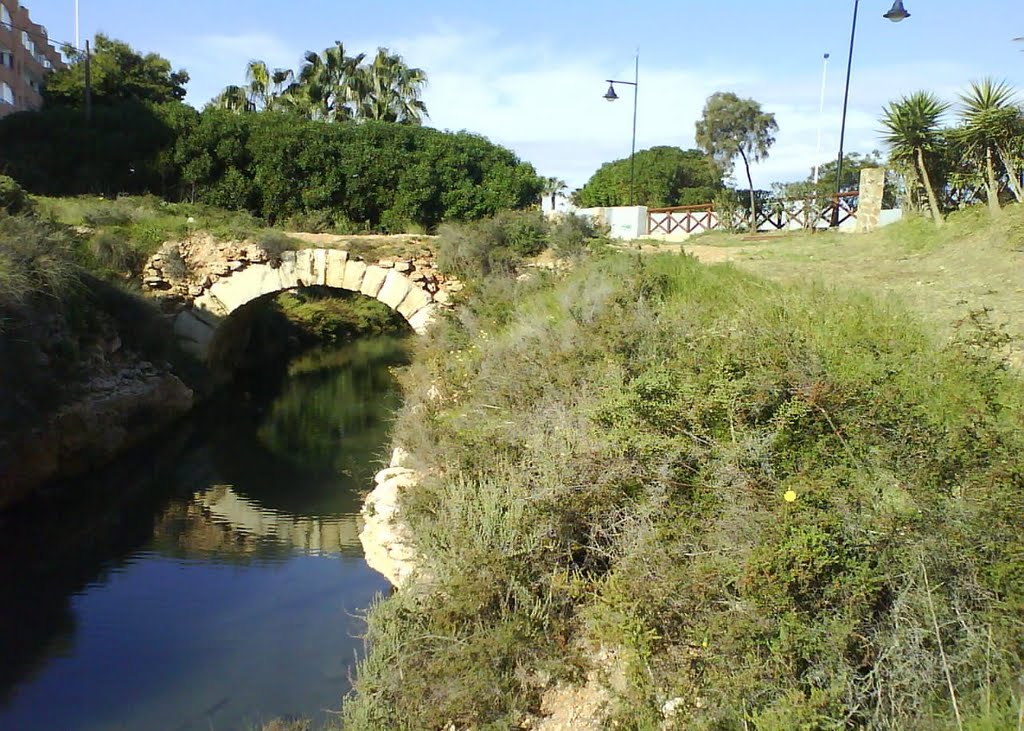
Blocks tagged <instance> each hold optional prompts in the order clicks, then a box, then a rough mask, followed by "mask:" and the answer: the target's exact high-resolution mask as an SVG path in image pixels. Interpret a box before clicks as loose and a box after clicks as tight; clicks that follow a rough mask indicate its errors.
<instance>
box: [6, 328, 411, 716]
mask: <svg viewBox="0 0 1024 731" xmlns="http://www.w3.org/2000/svg"><path fill="white" fill-rule="evenodd" d="M404 359H405V351H404V345H403V344H402V343H401V342H400V341H396V340H394V339H387V338H383V339H379V340H374V341H367V342H365V343H359V344H357V345H356V346H354V347H350V348H347V349H344V350H340V351H335V352H321V353H314V354H311V355H310V356H308V357H307V358H304V359H302V360H301V361H299V362H296V363H294V364H292V366H291V367H290V369H289V373H288V374H287V377H286V378H285V379H284V381H283V382H282V383H280V384H277V385H278V388H276V389H273V390H270V391H269V392H268V391H263V390H261V388H262V387H261V385H260V381H259V380H256V381H253V382H250V383H249V384H248V385H247V387H246V389H245V390H244V391H239V392H238V393H235V394H233V395H232V398H230V399H226V400H225V401H222V402H220V403H217V404H213V405H211V407H210V408H209V409H208V410H207V412H206V413H205V414H203V415H197V417H196V418H195V419H193V420H191V421H189V422H187V423H185V424H182V425H181V427H180V428H179V429H177V430H176V431H174V432H172V433H169V434H164V435H162V436H161V438H160V439H159V440H157V441H156V442H154V443H152V444H150V445H148V446H147V447H145V448H143V449H141V450H139V451H138V452H137V453H135V454H133V455H130V456H128V457H126V458H125V459H124V460H121V461H120V462H119V463H118V464H116V465H113V466H112V467H111V468H110V469H108V470H105V471H104V472H103V473H102V474H98V475H93V476H91V477H89V478H85V479H81V480H76V481H75V482H74V483H73V484H69V485H64V486H62V489H61V490H59V491H55V492H54V493H53V494H52V495H51V496H49V497H46V496H44V497H43V498H41V499H40V500H38V501H37V502H36V503H34V504H32V505H28V506H23V507H22V508H20V509H19V510H17V511H16V512H13V513H10V514H7V515H2V516H0V595H2V596H4V601H3V602H0V658H3V661H2V662H0V728H18V729H26V730H27V731H31V730H32V729H56V728H61V729H67V730H68V731H72V730H73V729H92V728H123V729H136V728H138V729H144V728H146V729H149V728H181V729H193V728H194V729H209V728H211V727H213V728H217V729H230V728H238V727H244V724H245V723H247V722H250V721H252V720H254V719H258V718H260V717H263V718H268V717H271V716H275V715H289V714H294V715H306V716H314V717H315V716H317V715H320V714H321V713H322V709H324V708H331V707H337V705H338V703H339V702H340V699H341V697H342V695H343V694H344V692H345V691H346V689H347V675H348V672H349V669H350V666H351V663H352V658H353V654H354V653H355V652H357V651H361V647H362V646H361V642H360V641H359V640H358V639H356V638H355V635H356V634H358V633H359V631H360V628H359V623H358V621H357V620H356V619H355V617H356V616H357V615H358V612H359V610H360V609H361V608H362V607H365V606H366V605H367V604H368V603H369V601H370V600H371V598H372V596H373V595H374V594H375V593H376V592H379V591H384V590H385V589H386V584H385V582H384V581H383V580H382V579H381V578H380V577H379V576H377V575H376V574H374V573H373V572H372V571H370V570H369V569H368V568H367V567H366V566H365V562H363V561H362V554H361V549H360V545H359V541H358V538H357V535H358V529H359V526H358V518H357V514H358V510H359V507H360V494H361V492H363V491H365V490H366V489H368V487H369V486H370V482H371V479H372V474H373V472H374V471H375V470H376V469H379V466H380V465H379V462H380V460H382V459H383V457H384V455H385V454H386V447H387V444H388V434H387V430H388V426H389V424H390V420H391V418H392V414H393V413H394V409H395V408H396V407H397V405H398V400H399V396H398V393H397V388H396V386H395V383H394V379H393V376H392V373H391V369H392V368H393V367H394V366H396V365H399V364H401V363H403V362H404ZM225 572H227V573H225ZM282 662H287V663H288V665H287V672H281V668H282V667H283V666H282ZM197 682H199V683H200V685H201V690H200V689H198V686H197ZM56 698H74V699H75V703H74V705H73V706H65V705H62V704H55V703H54V702H53V701H54V699H56ZM154 724H155V725H154Z"/></svg>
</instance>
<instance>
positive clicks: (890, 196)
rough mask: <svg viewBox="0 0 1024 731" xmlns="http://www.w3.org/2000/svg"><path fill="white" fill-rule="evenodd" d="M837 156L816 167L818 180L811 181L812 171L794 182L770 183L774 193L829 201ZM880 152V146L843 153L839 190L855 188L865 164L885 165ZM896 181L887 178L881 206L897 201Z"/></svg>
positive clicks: (872, 166)
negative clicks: (869, 150) (873, 148)
mask: <svg viewBox="0 0 1024 731" xmlns="http://www.w3.org/2000/svg"><path fill="white" fill-rule="evenodd" d="M838 166H839V162H838V160H829V161H828V162H824V163H822V164H821V166H820V167H819V168H818V183H817V185H815V183H814V175H813V174H810V175H808V176H807V178H806V179H804V180H801V181H799V182H796V183H776V184H775V185H773V186H772V188H773V190H775V193H776V197H781V198H802V199H805V200H807V199H815V200H820V201H829V200H831V199H832V196H833V194H835V192H836V175H837V173H838V170H837V168H838ZM884 167H885V162H884V161H883V160H882V153H881V152H880V151H879V150H872V151H871V152H869V153H868V154H866V155H862V154H860V153H857V152H851V153H848V154H844V155H843V179H842V180H841V181H840V183H839V190H840V192H844V193H846V192H850V191H855V190H858V189H859V188H860V174H861V171H862V170H864V169H865V168H884ZM896 188H897V186H896V185H895V181H892V180H887V181H886V186H885V192H884V193H883V195H882V207H883V208H895V207H896V204H897V197H896V193H897V190H896Z"/></svg>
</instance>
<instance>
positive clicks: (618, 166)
mask: <svg viewBox="0 0 1024 731" xmlns="http://www.w3.org/2000/svg"><path fill="white" fill-rule="evenodd" d="M634 167H635V170H634ZM634 177H635V181H634V180H633V178H634ZM631 184H632V185H633V186H634V187H635V190H634V192H633V196H634V198H633V200H634V202H635V204H636V205H639V206H649V207H651V208H661V207H664V206H688V205H696V204H700V203H710V202H711V201H712V200H713V199H714V197H715V193H717V192H718V191H719V190H721V189H722V187H723V185H722V173H721V171H720V170H719V169H718V167H717V165H716V164H715V162H714V161H713V160H712V159H711V158H710V157H708V156H707V155H705V154H704V153H703V152H701V151H700V150H682V149H680V148H678V147H652V148H651V149H649V150H640V151H639V152H637V153H636V156H635V165H634V164H631V161H630V159H629V158H625V159H623V160H616V161H614V162H609V163H605V164H604V165H602V166H601V168H600V169H599V170H598V171H597V172H596V173H594V175H593V176H592V177H591V178H590V180H588V181H587V184H586V185H584V186H583V187H582V188H581V189H580V190H579V191H578V192H577V193H576V194H575V196H574V198H575V201H576V203H578V204H579V205H580V206H582V207H584V208H592V207H601V206H627V205H630V186H631Z"/></svg>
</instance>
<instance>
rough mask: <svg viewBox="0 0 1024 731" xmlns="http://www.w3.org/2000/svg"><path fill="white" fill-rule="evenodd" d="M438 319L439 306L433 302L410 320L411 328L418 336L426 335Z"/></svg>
mask: <svg viewBox="0 0 1024 731" xmlns="http://www.w3.org/2000/svg"><path fill="white" fill-rule="evenodd" d="M436 317H437V305H436V304H434V303H433V302H432V303H430V304H429V305H427V306H426V307H423V308H420V310H419V311H418V312H417V313H416V314H415V315H413V316H412V317H410V318H409V326H410V327H411V328H412V329H413V331H414V332H416V333H417V334H418V335H424V334H425V333H426V332H427V330H429V329H430V326H431V325H432V324H433V322H434V318H436Z"/></svg>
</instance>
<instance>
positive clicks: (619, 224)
mask: <svg viewBox="0 0 1024 731" xmlns="http://www.w3.org/2000/svg"><path fill="white" fill-rule="evenodd" d="M574 213H575V214H576V215H577V216H586V217H587V218H590V219H593V221H594V222H595V223H598V224H604V225H606V226H608V228H609V229H610V234H611V237H612V238H613V239H622V240H624V241H630V240H632V239H638V238H640V237H641V236H644V235H646V234H647V207H646V206H618V207H615V208H579V209H577V210H576V211H574Z"/></svg>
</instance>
